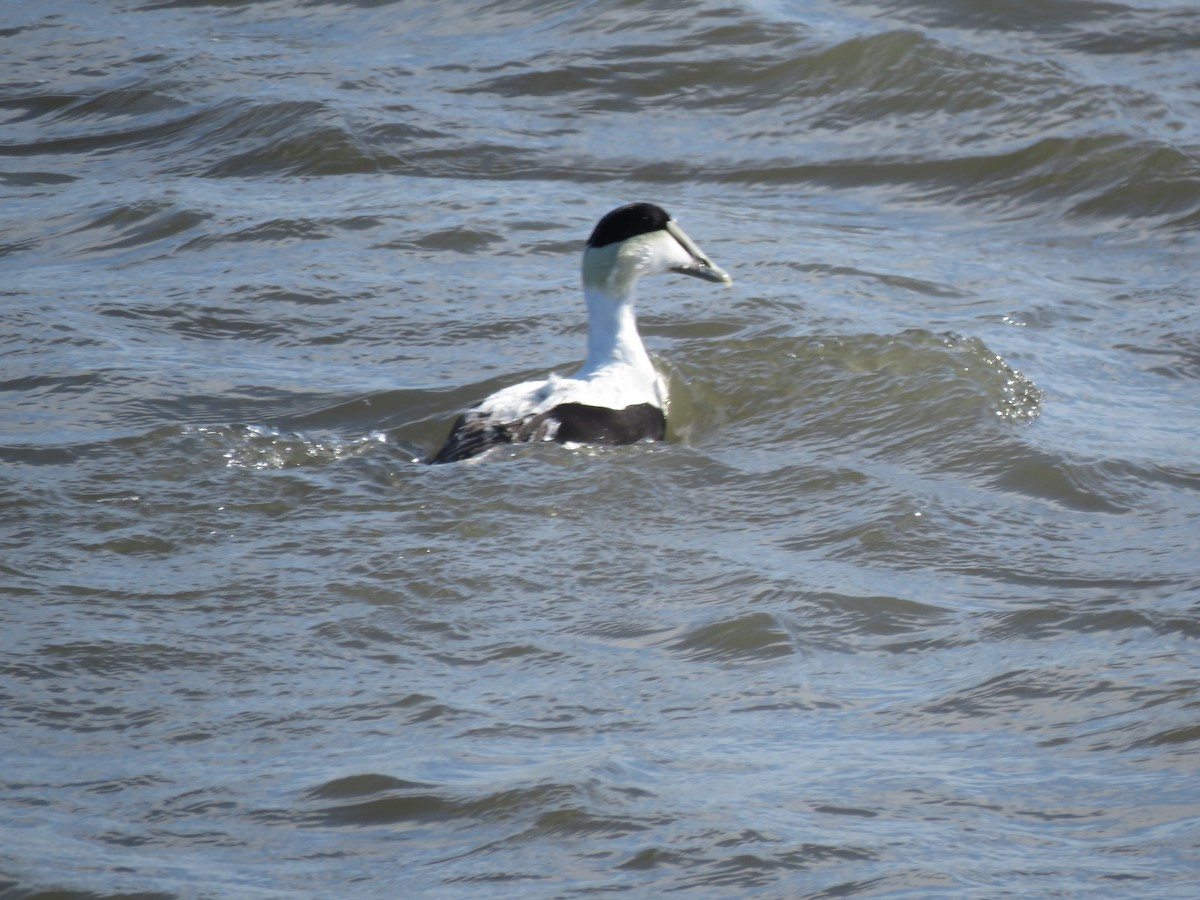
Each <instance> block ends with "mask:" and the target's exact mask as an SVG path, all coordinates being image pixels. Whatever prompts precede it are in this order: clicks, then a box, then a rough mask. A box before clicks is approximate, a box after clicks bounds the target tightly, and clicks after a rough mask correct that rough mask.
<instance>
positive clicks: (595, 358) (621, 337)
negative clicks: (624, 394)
mask: <svg viewBox="0 0 1200 900" xmlns="http://www.w3.org/2000/svg"><path fill="white" fill-rule="evenodd" d="M583 296H584V299H585V300H586V301H587V310H588V355H587V362H585V363H584V364H583V368H581V369H580V370H579V371H578V372H577V373H576V375H575V377H576V378H588V377H591V376H592V375H594V374H596V373H597V372H599V371H600V370H602V369H604V368H607V367H610V366H623V367H624V366H627V367H629V368H632V369H634V370H635V371H637V372H639V373H641V374H643V375H645V376H646V377H649V378H653V377H655V375H654V366H653V364H651V362H650V357H649V355H648V354H647V353H646V348H645V347H644V346H643V345H642V339H641V337H640V336H639V335H638V331H637V318H636V317H635V316H634V314H633V291H632V290H630V291H629V292H628V293H627V294H626V295H625V296H623V297H613V296H611V295H610V294H608V293H607V292H605V291H603V290H602V289H600V288H599V287H595V286H592V285H585V286H584V289H583Z"/></svg>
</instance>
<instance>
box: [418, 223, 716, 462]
mask: <svg viewBox="0 0 1200 900" xmlns="http://www.w3.org/2000/svg"><path fill="white" fill-rule="evenodd" d="M666 272H678V273H680V274H683V275H694V276H696V277H697V278H703V279H704V280H705V281H714V282H717V283H719V284H732V283H733V279H731V278H730V277H729V275H728V274H727V273H726V272H725V271H724V270H723V269H721V268H719V267H718V266H717V265H715V264H714V263H713V261H712V260H710V259H709V258H708V257H707V256H705V255H704V253H703V252H702V251H701V250H700V248H699V247H697V246H696V245H695V243H693V242H692V240H691V238H689V237H688V236H687V235H686V234H684V232H683V229H682V228H680V227H679V225H677V224H676V223H675V220H674V219H672V218H671V217H670V216H669V215H667V213H666V212H665V211H664V210H663V209H662V208H661V207H658V206H655V205H654V204H653V203H631V204H629V205H628V206H622V207H619V208H618V209H614V210H613V211H612V212H610V213H608V214H607V215H606V216H604V218H602V219H601V220H600V221H599V223H597V225H596V228H595V230H593V231H592V235H591V237H589V238H588V241H587V246H586V248H585V249H584V251H583V296H584V299H585V300H586V301H587V312H588V340H587V360H586V361H585V362H584V364H583V366H582V367H581V368H580V369H579V371H577V372H576V373H575V374H574V375H571V376H570V377H569V378H563V377H560V376H558V375H553V374H552V375H550V377H549V378H547V379H546V380H545V381H526V382H523V383H521V384H517V385H513V386H512V387H509V388H505V389H503V390H501V391H497V392H496V393H494V394H492V395H491V396H489V397H487V398H486V399H484V400H482V401H480V402H479V403H477V404H475V405H474V406H472V407H471V408H470V409H468V410H467V411H466V412H464V413H463V414H462V415H461V416H459V417H458V420H457V421H456V422H455V423H454V425H453V427H452V428H451V429H450V435H449V437H447V438H446V442H445V444H444V445H443V446H442V448H441V449H440V450H439V451H438V452H437V453H436V454H435V455H434V456H433V457H431V458H430V459H429V460H428V461H429V462H430V463H448V462H458V461H459V460H464V459H468V458H470V457H472V456H475V455H477V454H480V453H482V452H483V451H485V450H487V449H488V448H489V447H494V446H496V445H497V444H515V443H524V442H529V441H557V442H559V443H562V444H565V443H573V444H632V443H634V442H636V441H640V440H643V439H650V440H661V439H662V437H663V435H664V433H665V432H666V415H665V412H664V410H665V409H666V404H667V386H666V382H665V381H664V380H663V379H662V377H661V376H659V374H658V373H657V372H656V371H655V370H654V366H653V364H652V363H651V362H650V357H649V355H647V353H646V348H645V347H643V346H642V339H641V337H640V336H639V335H638V331H637V321H636V319H635V317H634V312H633V300H634V288H635V285H636V284H637V280H638V279H639V278H641V277H642V276H643V275H658V274H661V273H666Z"/></svg>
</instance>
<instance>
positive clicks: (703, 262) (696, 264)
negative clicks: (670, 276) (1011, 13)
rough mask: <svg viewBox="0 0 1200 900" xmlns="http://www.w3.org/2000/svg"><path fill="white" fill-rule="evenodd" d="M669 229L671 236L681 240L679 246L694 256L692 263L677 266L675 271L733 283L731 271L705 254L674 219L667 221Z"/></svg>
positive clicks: (718, 281)
mask: <svg viewBox="0 0 1200 900" xmlns="http://www.w3.org/2000/svg"><path fill="white" fill-rule="evenodd" d="M667 231H669V232H670V233H671V237H673V238H675V240H677V241H678V242H679V246H681V247H683V249H684V250H686V251H687V252H688V255H689V256H690V257H691V258H692V262H691V263H689V264H688V265H685V266H677V267H676V268H675V269H674V271H676V272H678V273H679V274H681V275H693V276H695V277H696V278H703V279H704V280H705V281H715V282H717V283H718V284H733V279H732V278H730V277H729V273H728V272H726V271H725V270H724V269H722V268H721V267H720V266H718V265H717V264H716V263H714V262H713V261H712V260H711V259H709V258H708V257H707V256H705V255H704V252H703V251H702V250H701V249H700V248H699V247H697V246H696V244H695V243H694V242H693V241H692V239H691V238H690V237H688V236H687V235H686V234H685V233H684V231H683V229H682V228H680V227H679V226H678V225H676V224H675V222H674V221H669V222H667Z"/></svg>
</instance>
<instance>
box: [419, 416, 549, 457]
mask: <svg viewBox="0 0 1200 900" xmlns="http://www.w3.org/2000/svg"><path fill="white" fill-rule="evenodd" d="M557 427H558V423H557V421H555V420H553V419H552V418H551V413H550V412H544V413H538V414H537V415H532V416H526V417H524V418H522V419H516V420H514V421H505V420H504V419H498V418H496V417H495V416H493V415H489V414H488V413H487V412H485V411H483V410H478V409H472V410H468V411H467V412H465V413H463V414H462V415H461V416H459V417H458V419H457V420H456V421H455V423H454V425H453V427H451V429H450V434H449V436H448V437H447V438H446V442H445V443H444V444H443V445H442V448H441V449H440V450H438V452H437V453H435V454H434V455H433V456H432V457H430V458H429V460H428V462H429V463H430V464H437V463H450V462H461V461H462V460H464V459H470V458H471V457H472V456H478V455H479V454H480V453H483V452H484V451H485V450H488V449H489V448H491V447H495V446H497V445H499V444H523V443H526V442H527V441H550V440H554V433H555V431H556V430H557Z"/></svg>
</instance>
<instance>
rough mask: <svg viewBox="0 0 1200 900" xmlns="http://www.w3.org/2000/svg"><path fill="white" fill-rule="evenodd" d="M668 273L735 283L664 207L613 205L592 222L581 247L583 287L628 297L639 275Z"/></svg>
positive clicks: (615, 295)
mask: <svg viewBox="0 0 1200 900" xmlns="http://www.w3.org/2000/svg"><path fill="white" fill-rule="evenodd" d="M666 272H678V273H680V274H682V275H694V276H696V277H697V278H703V279H704V280H705V281H715V282H717V283H719V284H732V283H733V279H732V278H730V277H729V274H728V273H727V272H726V271H725V270H724V269H722V268H720V267H719V266H717V265H716V264H715V263H714V262H713V261H712V260H711V259H709V258H708V257H707V256H706V255H705V254H704V252H703V251H701V249H700V248H699V247H697V246H696V245H695V243H693V242H692V239H691V238H689V237H688V236H687V235H686V234H685V233H684V231H683V229H682V228H680V227H679V225H678V224H676V222H675V220H674V219H672V218H671V217H670V216H669V215H667V213H666V210H664V209H663V208H662V207H659V206H655V205H654V204H653V203H630V204H629V205H628V206H622V207H619V208H617V209H614V210H613V211H612V212H610V213H609V214H608V215H606V216H605V217H604V218H602V219H601V220H600V221H599V222H598V223H597V224H596V228H595V230H593V231H592V236H591V237H590V238H588V242H587V248H586V249H585V250H584V251H583V284H584V287H585V288H593V289H598V290H601V291H603V292H604V293H606V294H608V295H609V296H612V297H625V296H628V295H630V294H631V293H632V291H633V284H634V282H635V281H637V279H638V278H640V277H641V276H643V275H658V274H661V273H666Z"/></svg>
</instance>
